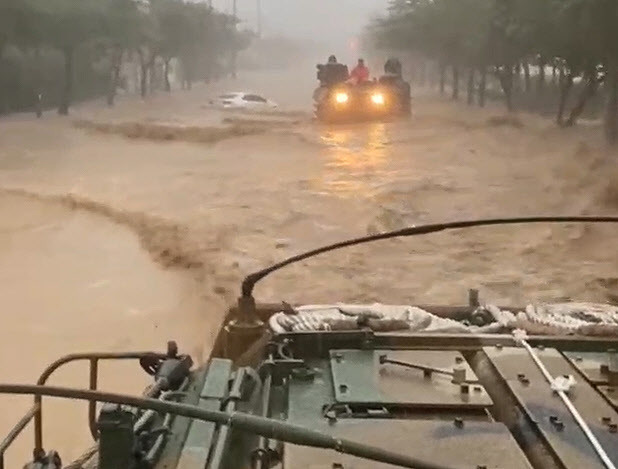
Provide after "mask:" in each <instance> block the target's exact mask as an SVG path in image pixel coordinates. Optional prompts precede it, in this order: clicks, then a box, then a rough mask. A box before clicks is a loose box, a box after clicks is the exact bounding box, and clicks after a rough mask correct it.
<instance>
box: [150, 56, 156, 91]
mask: <svg viewBox="0 0 618 469" xmlns="http://www.w3.org/2000/svg"><path fill="white" fill-rule="evenodd" d="M155 78H156V77H155V58H154V57H152V59H151V60H149V61H148V85H149V86H148V91H149V92H150V94H154V90H155Z"/></svg>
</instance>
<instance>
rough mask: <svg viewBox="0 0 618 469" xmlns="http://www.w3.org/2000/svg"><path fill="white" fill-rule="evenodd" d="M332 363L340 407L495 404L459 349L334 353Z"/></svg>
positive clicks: (430, 406)
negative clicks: (362, 405)
mask: <svg viewBox="0 0 618 469" xmlns="http://www.w3.org/2000/svg"><path fill="white" fill-rule="evenodd" d="M330 365H331V372H332V377H333V387H334V395H335V401H336V402H337V403H338V404H380V405H393V406H405V407H420V408H445V409H447V408H456V409H461V408H462V407H463V408H470V409H472V408H484V407H489V406H491V405H492V401H491V399H490V397H489V396H488V395H487V393H486V392H485V389H484V388H483V387H482V386H481V385H480V384H479V383H478V379H477V377H476V375H475V374H474V372H473V371H472V369H471V368H470V367H469V365H468V364H467V363H466V361H465V360H464V358H463V356H462V355H461V354H460V353H459V352H456V351H434V350H406V351H393V350H331V351H330ZM432 370H433V371H432Z"/></svg>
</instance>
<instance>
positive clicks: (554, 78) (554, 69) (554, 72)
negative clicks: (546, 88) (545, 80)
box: [551, 64, 558, 85]
mask: <svg viewBox="0 0 618 469" xmlns="http://www.w3.org/2000/svg"><path fill="white" fill-rule="evenodd" d="M557 71H558V69H557V67H556V64H552V66H551V81H552V84H553V85H555V84H556V82H557V76H558V74H557Z"/></svg>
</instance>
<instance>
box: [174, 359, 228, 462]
mask: <svg viewBox="0 0 618 469" xmlns="http://www.w3.org/2000/svg"><path fill="white" fill-rule="evenodd" d="M231 372H232V361H231V360H223V359H219V358H214V359H213V360H211V362H210V365H209V367H208V372H207V374H206V379H205V381H204V386H203V388H202V389H201V391H200V393H199V400H198V403H197V405H198V406H199V407H200V408H202V409H207V410H219V409H220V407H221V402H222V400H223V398H225V396H226V395H227V392H228V385H229V378H230V373H231ZM215 430H216V424H214V423H210V422H202V421H199V420H194V421H193V422H192V423H191V426H190V428H189V433H188V434H187V438H186V440H185V443H184V446H183V448H182V451H181V453H180V458H179V460H178V465H177V469H204V468H205V467H206V462H207V461H208V455H209V453H210V447H211V445H212V441H213V438H214V434H215Z"/></svg>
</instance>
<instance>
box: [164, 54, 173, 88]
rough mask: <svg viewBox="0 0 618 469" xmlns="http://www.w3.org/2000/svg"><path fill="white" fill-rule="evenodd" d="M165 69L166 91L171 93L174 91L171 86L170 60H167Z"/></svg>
mask: <svg viewBox="0 0 618 469" xmlns="http://www.w3.org/2000/svg"><path fill="white" fill-rule="evenodd" d="M164 67H165V68H164V71H163V75H164V79H165V91H167V92H168V93H169V92H171V91H172V86H171V85H170V59H165V65H164Z"/></svg>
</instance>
